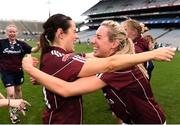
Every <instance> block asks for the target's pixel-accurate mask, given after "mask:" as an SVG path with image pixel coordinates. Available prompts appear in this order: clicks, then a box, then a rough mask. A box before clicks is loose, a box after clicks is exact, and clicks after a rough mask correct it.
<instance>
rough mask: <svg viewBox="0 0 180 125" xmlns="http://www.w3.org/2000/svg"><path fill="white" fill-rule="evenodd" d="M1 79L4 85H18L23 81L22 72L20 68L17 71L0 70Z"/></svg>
mask: <svg viewBox="0 0 180 125" xmlns="http://www.w3.org/2000/svg"><path fill="white" fill-rule="evenodd" d="M1 80H2V82H3V84H4V86H5V87H10V86H18V85H21V84H22V83H23V82H24V74H23V71H22V70H21V71H19V72H10V71H1Z"/></svg>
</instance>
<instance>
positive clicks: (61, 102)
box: [41, 47, 84, 124]
mask: <svg viewBox="0 0 180 125" xmlns="http://www.w3.org/2000/svg"><path fill="white" fill-rule="evenodd" d="M67 54H68V53H67V52H65V51H64V50H63V49H61V48H57V47H51V48H50V52H48V53H46V54H45V55H44V56H43V60H42V63H41V70H42V71H44V72H46V73H48V74H50V75H53V76H55V77H58V78H61V79H63V80H65V81H68V82H71V81H74V80H76V79H77V76H78V74H79V72H80V70H81V68H82V66H83V64H84V59H83V58H82V57H80V56H77V55H73V54H68V55H70V56H69V57H70V58H67ZM43 90H44V91H43V92H44V97H45V101H46V105H47V110H46V111H45V112H44V116H43V123H44V124H80V123H82V97H81V96H74V97H68V98H63V97H61V96H59V95H56V94H55V93H53V92H51V91H49V90H48V89H46V88H44V89H43Z"/></svg>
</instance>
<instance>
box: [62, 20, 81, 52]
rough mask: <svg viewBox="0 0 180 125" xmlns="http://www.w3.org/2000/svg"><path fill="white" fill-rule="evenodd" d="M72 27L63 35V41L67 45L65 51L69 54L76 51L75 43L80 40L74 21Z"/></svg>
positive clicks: (71, 23)
mask: <svg viewBox="0 0 180 125" xmlns="http://www.w3.org/2000/svg"><path fill="white" fill-rule="evenodd" d="M69 23H70V27H69V29H68V30H67V32H66V33H64V35H63V40H64V44H65V48H64V49H65V50H66V51H68V52H73V51H74V43H75V41H76V40H77V39H78V35H77V33H76V24H75V22H74V21H72V20H71V21H70V22H69Z"/></svg>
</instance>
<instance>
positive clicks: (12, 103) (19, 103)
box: [0, 93, 30, 115]
mask: <svg viewBox="0 0 180 125" xmlns="http://www.w3.org/2000/svg"><path fill="white" fill-rule="evenodd" d="M25 105H29V106H30V104H29V103H28V102H27V101H25V100H23V99H6V98H5V97H4V96H3V95H2V94H1V93H0V107H5V106H8V107H15V108H18V110H20V111H21V112H22V113H23V115H25V112H24V110H23V109H24V106H25Z"/></svg>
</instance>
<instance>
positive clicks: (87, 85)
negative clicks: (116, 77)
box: [23, 58, 106, 97]
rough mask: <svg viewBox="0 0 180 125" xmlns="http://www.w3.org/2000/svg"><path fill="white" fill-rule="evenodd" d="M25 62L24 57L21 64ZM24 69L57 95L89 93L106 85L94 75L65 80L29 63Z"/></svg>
mask: <svg viewBox="0 0 180 125" xmlns="http://www.w3.org/2000/svg"><path fill="white" fill-rule="evenodd" d="M25 63H26V59H25V58H24V59H23V64H25ZM26 66H27V65H26ZM23 67H24V65H23ZM24 69H25V70H26V72H27V73H29V75H30V76H32V77H33V78H35V79H36V80H37V81H38V83H40V84H42V85H43V86H45V87H46V88H47V89H49V90H50V91H52V92H54V93H57V94H58V95H61V96H63V97H69V96H75V95H81V94H85V93H90V92H93V91H96V90H97V89H100V88H102V87H104V86H106V84H105V83H104V82H102V81H101V80H100V79H98V78H97V77H96V76H91V77H84V78H80V79H78V80H76V81H74V82H66V81H64V80H62V79H59V78H57V77H54V76H51V75H49V74H47V73H44V72H42V71H40V70H39V69H37V68H35V67H33V66H32V65H29V68H25V67H24ZM89 81H90V82H89Z"/></svg>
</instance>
